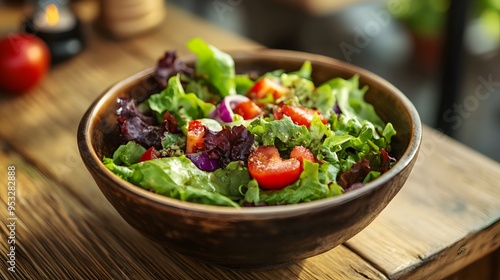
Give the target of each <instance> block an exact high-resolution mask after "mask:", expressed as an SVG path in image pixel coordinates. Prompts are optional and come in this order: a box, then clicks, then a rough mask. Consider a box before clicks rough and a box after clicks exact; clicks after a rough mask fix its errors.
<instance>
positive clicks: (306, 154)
mask: <svg viewBox="0 0 500 280" xmlns="http://www.w3.org/2000/svg"><path fill="white" fill-rule="evenodd" d="M290 158H295V159H297V160H298V161H299V162H300V172H302V171H303V170H304V160H308V161H310V162H316V160H314V155H313V153H312V152H311V151H310V150H309V149H308V148H306V147H303V146H295V147H293V149H292V152H291V153H290Z"/></svg>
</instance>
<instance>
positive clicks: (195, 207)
mask: <svg viewBox="0 0 500 280" xmlns="http://www.w3.org/2000/svg"><path fill="white" fill-rule="evenodd" d="M226 53H228V54H230V55H231V56H232V57H233V59H234V60H235V63H237V60H238V59H243V58H246V59H250V58H249V56H252V58H253V59H255V58H263V59H264V58H281V59H288V60H290V59H293V60H301V61H305V60H309V61H311V63H312V64H313V65H314V64H325V65H329V66H332V65H333V66H335V67H336V68H338V69H339V70H341V71H347V72H352V73H358V74H359V76H360V80H361V79H362V80H364V81H370V82H372V83H375V84H378V85H379V87H380V89H383V90H387V91H389V92H391V94H393V95H395V96H396V97H397V98H398V99H399V100H400V101H401V103H402V105H403V106H404V107H405V109H406V111H407V112H408V113H409V115H410V118H411V121H412V127H411V135H410V143H409V145H408V146H407V147H406V149H405V150H404V152H403V153H402V155H401V157H400V159H399V160H398V161H397V162H396V164H394V166H393V167H392V168H391V169H389V170H388V171H386V172H385V173H383V174H382V175H381V176H380V177H379V178H377V179H376V180H373V181H372V182H369V183H367V184H365V186H363V187H362V188H360V189H357V190H354V191H351V192H348V193H344V194H342V195H339V196H334V197H328V198H324V199H319V200H315V201H310V202H302V203H298V204H288V205H276V206H262V207H240V208H234V207H226V206H216V205H206V204H199V203H194V202H187V201H180V200H178V199H174V198H170V197H168V196H165V195H160V194H156V193H153V192H151V191H148V190H146V189H143V188H141V187H140V186H137V185H134V184H132V183H130V182H128V181H125V180H123V179H121V178H119V177H118V176H116V174H114V173H113V172H111V171H110V170H109V169H107V168H106V167H105V166H104V164H103V163H102V161H101V159H99V158H98V156H97V154H96V152H95V150H94V149H93V147H92V141H91V139H92V137H91V136H92V133H93V132H92V130H91V128H92V122H93V120H94V119H95V117H96V115H97V112H98V111H99V110H100V109H101V108H102V107H103V106H104V105H105V104H106V103H107V102H109V101H108V100H109V99H110V98H111V96H113V95H114V92H115V91H116V90H118V89H120V88H122V87H124V86H127V85H131V84H133V83H134V82H136V81H137V80H140V79H144V78H146V77H147V76H149V75H150V74H151V73H152V72H153V71H154V69H155V67H154V66H150V67H148V68H145V69H143V70H141V71H139V72H137V73H135V74H132V75H130V76H128V77H126V78H124V79H122V80H120V81H118V82H116V83H114V84H113V85H112V86H111V87H109V88H108V89H106V90H105V91H104V92H103V93H102V94H100V95H99V96H98V97H97V98H96V99H95V100H94V102H92V104H91V105H90V106H89V108H88V109H87V111H86V112H85V114H84V115H83V117H82V119H81V121H80V124H79V127H78V132H77V139H78V148H79V151H80V155H81V157H82V160H83V161H84V163H85V165H87V168H89V169H93V171H94V172H97V173H101V174H102V176H103V177H106V178H107V179H109V180H111V181H112V182H113V183H114V184H116V185H117V187H119V188H122V189H123V190H124V191H127V192H128V193H130V194H132V195H134V196H136V197H137V198H140V199H143V200H147V201H150V202H153V203H156V204H159V205H162V207H165V206H166V207H171V208H176V209H178V210H182V211H186V212H198V213H200V214H202V213H204V214H217V215H238V216H241V215H245V214H252V217H253V218H255V217H256V216H261V217H266V216H268V215H270V214H274V215H280V216H283V215H285V216H288V215H297V214H298V213H302V212H310V211H314V210H318V209H323V208H325V207H332V206H334V205H340V204H344V203H347V202H349V201H351V200H353V199H356V198H358V197H360V196H362V195H364V194H366V193H369V192H372V191H374V190H375V189H376V188H378V187H380V186H381V185H383V184H385V183H387V182H388V181H390V180H391V179H392V178H393V177H394V176H395V175H396V174H398V173H399V172H401V171H403V170H404V169H405V168H407V167H408V165H409V164H410V163H411V162H412V161H413V160H415V158H416V156H417V154H418V150H419V147H420V144H421V140H422V124H421V121H420V117H419V114H418V112H417V110H416V108H415V106H414V105H413V104H412V103H411V101H410V100H409V99H408V98H407V97H406V95H404V94H403V93H402V92H401V91H400V90H399V89H398V88H396V87H395V86H394V85H392V84H391V83H389V82H388V81H386V80H385V79H383V78H382V77H380V76H378V75H376V74H374V73H372V72H370V71H368V70H366V69H363V68H360V67H358V66H354V65H351V64H347V63H345V62H342V61H340V60H337V59H335V58H331V57H327V56H323V55H318V54H311V53H306V52H300V51H290V50H279V49H266V48H263V49H256V50H238V51H226ZM194 57H195V56H194V55H187V56H181V57H180V58H179V59H182V60H183V61H189V59H191V60H192V59H194ZM313 71H314V70H313ZM332 78H333V77H332ZM114 98H116V97H114Z"/></svg>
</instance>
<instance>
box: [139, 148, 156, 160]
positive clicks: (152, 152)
mask: <svg viewBox="0 0 500 280" xmlns="http://www.w3.org/2000/svg"><path fill="white" fill-rule="evenodd" d="M157 158H158V154H157V153H156V149H155V148H154V147H151V148H149V149H147V150H146V151H145V152H144V154H142V156H141V157H140V158H139V162H142V161H146V160H152V159H157Z"/></svg>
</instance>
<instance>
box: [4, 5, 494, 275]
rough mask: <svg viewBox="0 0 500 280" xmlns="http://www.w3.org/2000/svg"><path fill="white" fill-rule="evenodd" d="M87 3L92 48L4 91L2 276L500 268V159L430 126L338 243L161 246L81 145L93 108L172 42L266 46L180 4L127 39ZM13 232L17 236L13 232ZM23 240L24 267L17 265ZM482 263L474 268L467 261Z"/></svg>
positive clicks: (12, 13) (10, 13)
mask: <svg viewBox="0 0 500 280" xmlns="http://www.w3.org/2000/svg"><path fill="white" fill-rule="evenodd" d="M76 5H77V7H76V8H77V11H78V12H79V15H80V17H81V19H82V20H83V21H84V26H85V34H86V36H87V46H86V48H85V50H84V51H83V52H82V53H81V54H80V55H78V56H77V57H75V58H74V59H72V60H70V61H67V62H65V63H63V64H60V65H58V66H56V67H54V68H53V69H51V71H50V73H49V74H48V76H47V77H46V78H45V80H44V81H43V83H42V84H41V85H40V86H39V87H37V88H36V89H34V90H33V92H31V93H29V94H26V95H23V96H17V97H13V96H7V95H3V94H2V95H0V124H1V129H0V147H1V149H0V185H1V186H2V192H1V194H0V196H1V201H2V203H1V206H0V213H1V215H2V220H3V223H0V229H1V231H0V232H1V236H0V238H1V241H0V248H1V256H0V259H1V262H2V269H1V271H0V278H2V279H9V278H16V279H28V278H46V279H80V278H81V279H154V278H157V279H190V278H198V279H278V278H279V279H324V278H327V279H385V278H391V279H393V278H409V279H437V278H445V277H452V276H457V275H458V274H455V273H458V272H459V271H461V272H460V273H461V274H460V275H466V276H467V275H468V276H470V275H474V276H475V278H474V279H480V277H479V276H483V279H493V278H495V279H499V278H498V277H500V274H499V272H498V269H499V261H500V259H499V257H498V256H499V254H498V252H499V249H498V248H499V245H500V222H499V219H500V187H499V185H500V165H499V164H498V163H496V162H493V161H492V160H489V159H488V158H486V157H484V156H482V155H480V154H478V153H476V152H474V151H472V150H471V149H469V148H467V147H465V146H463V145H461V144H459V143H457V142H455V141H454V140H451V139H449V138H447V137H446V136H443V135H441V134H439V133H437V132H436V131H434V130H433V129H431V128H428V127H426V128H425V129H424V140H423V144H422V149H421V153H420V156H419V160H418V162H417V164H416V166H415V168H414V171H413V173H412V174H411V176H410V178H409V179H408V182H407V183H406V185H405V186H404V187H403V189H402V190H401V192H400V193H399V194H398V195H397V196H396V198H395V199H394V200H393V201H392V202H391V203H390V204H389V206H388V207H387V208H386V209H385V210H384V211H383V212H382V214H381V215H380V216H379V217H378V218H377V219H376V220H375V221H374V222H373V223H372V224H371V225H370V226H368V227H367V228H366V229H365V230H363V231H362V232H360V233H359V234H358V235H356V236H355V237H353V238H352V239H350V240H349V241H347V242H346V243H345V244H343V245H341V246H338V247H336V248H334V249H333V250H331V251H329V252H327V253H324V254H322V255H319V256H316V257H313V258H310V259H306V260H304V261H301V262H298V263H296V264H292V265H290V266H287V267H282V268H278V269H274V270H267V271H254V272H248V271H247V272H243V271H228V270H224V269H221V268H218V267H212V266H210V265H206V264H203V263H199V262H196V261H193V260H190V259H188V258H186V257H183V256H180V255H177V254H175V253H172V252H170V251H168V250H166V249H163V248H160V247H158V246H157V245H156V244H154V243H152V242H151V241H150V240H148V239H146V238H145V237H143V236H142V235H140V234H139V233H138V232H137V231H135V230H134V229H133V228H131V227H130V226H129V225H128V224H127V223H126V222H125V221H124V220H123V219H122V218H121V217H120V216H119V215H118V213H117V212H116V211H115V210H114V208H113V207H112V206H111V205H110V204H109V203H108V202H107V200H106V199H105V198H104V196H103V195H102V194H101V192H100V191H99V189H98V187H97V186H96V184H95V183H94V181H93V180H92V178H91V177H90V175H89V173H88V172H87V170H86V169H85V167H84V166H83V163H82V161H81V160H80V157H79V154H78V150H77V145H76V129H77V125H78V123H79V121H80V118H81V116H82V115H83V113H84V111H85V110H86V109H87V107H88V106H89V105H90V103H91V102H92V101H93V100H94V99H95V98H96V97H97V96H98V95H99V94H100V93H101V92H103V90H104V89H106V88H107V87H108V86H110V85H111V84H112V83H114V82H117V81H118V80H120V79H122V78H124V77H126V76H128V75H130V74H132V73H135V72H137V71H139V70H141V69H143V68H146V67H148V66H151V65H153V64H154V63H155V62H156V60H157V59H158V58H159V56H160V55H162V53H163V52H164V51H165V50H168V49H177V50H178V51H179V53H180V54H181V55H182V54H187V53H188V51H187V49H186V47H185V43H186V42H187V41H188V40H189V39H191V38H193V37H197V36H199V37H202V38H203V39H205V40H206V41H207V42H209V43H211V44H214V45H215V46H217V47H219V48H221V49H226V50H229V49H243V48H245V49H249V48H256V47H260V46H258V45H257V44H256V43H254V42H251V41H250V40H247V39H245V38H242V37H239V36H236V35H233V34H230V33H228V32H225V31H223V30H220V29H219V28H216V27H214V26H212V25H210V24H209V23H207V22H205V21H203V20H200V19H198V18H195V17H193V16H191V15H189V14H186V13H185V12H183V11H181V10H179V9H178V8H175V7H172V6H168V7H167V18H166V20H165V23H164V24H163V25H162V26H161V27H160V28H159V29H157V30H155V31H153V32H150V33H148V34H144V35H142V36H139V37H135V38H132V39H129V40H126V41H115V40H112V39H109V38H108V37H106V36H104V35H102V34H101V33H99V32H98V31H97V30H96V28H95V27H94V26H93V25H92V24H91V22H93V21H94V19H95V17H96V9H97V5H96V2H95V1H79V2H76ZM21 15H22V14H21V9H19V8H16V7H14V8H12V7H5V6H4V7H1V9H0V33H1V34H2V35H5V34H6V33H7V32H10V31H13V30H15V29H16V28H17V23H18V22H19V20H20V18H21ZM9 167H10V169H13V167H15V176H14V177H8V170H9ZM12 180H15V190H13V189H12V188H11V190H12V191H13V192H15V210H13V209H11V210H13V211H12V213H10V211H9V209H8V206H7V204H8V201H11V200H12V199H9V197H12V193H9V194H8V193H7V191H5V190H6V189H8V187H9V186H11V187H12V184H9V182H12ZM7 218H10V219H7ZM14 224H15V228H14V227H13V226H12V225H14ZM12 237H14V238H15V244H10V243H8V242H9V240H13V239H12ZM12 245H14V246H13V247H15V250H14V253H15V257H14V258H15V272H14V273H13V272H10V271H8V268H9V267H11V264H12V263H10V264H9V263H8V261H9V260H11V259H12V258H11V256H9V254H10V255H12V253H11V249H12V248H11V246H12ZM478 260H482V261H481V262H476V261H478ZM474 262H475V265H474V267H473V268H474V269H466V270H462V269H463V268H465V267H466V266H468V265H469V264H471V263H474ZM6 264H7V265H6ZM471 273H472V274H471ZM464 277H465V276H464ZM469 279H470V278H469Z"/></svg>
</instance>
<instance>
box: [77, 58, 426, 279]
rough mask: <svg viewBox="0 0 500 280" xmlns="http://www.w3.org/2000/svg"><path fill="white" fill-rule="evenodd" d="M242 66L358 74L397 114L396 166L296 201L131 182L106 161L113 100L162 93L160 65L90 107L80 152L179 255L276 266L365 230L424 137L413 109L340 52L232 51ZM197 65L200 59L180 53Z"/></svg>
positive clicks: (120, 205) (112, 135) (126, 211)
mask: <svg viewBox="0 0 500 280" xmlns="http://www.w3.org/2000/svg"><path fill="white" fill-rule="evenodd" d="M229 53H230V54H231V55H232V56H233V58H234V60H235V64H236V68H237V72H239V73H245V72H257V73H264V72H266V71H270V70H275V69H284V70H286V71H294V70H297V69H299V68H300V66H301V65H302V63H303V62H304V61H305V60H309V61H311V62H312V66H313V79H314V81H315V83H321V82H324V81H326V80H328V79H331V78H333V77H343V78H346V79H347V78H351V77H352V76H353V75H354V74H358V75H359V76H360V85H361V86H364V85H367V86H369V90H368V92H367V93H366V96H365V98H366V100H367V101H368V102H370V103H371V104H373V105H374V106H375V108H376V111H377V113H378V114H379V115H380V116H381V117H382V119H383V120H385V121H389V122H392V124H393V125H394V127H395V128H396V130H397V131H398V134H397V135H396V136H395V138H393V142H392V149H393V155H394V156H395V157H396V158H397V159H398V162H397V163H396V164H395V165H394V167H393V168H392V169H390V170H389V171H388V172H386V173H384V174H383V175H382V176H380V177H379V178H377V179H376V180H374V181H372V182H370V183H368V184H366V185H365V186H364V187H363V188H360V189H357V190H355V191H352V192H348V193H345V194H343V195H340V196H337V197H331V198H327V199H323V200H317V201H313V202H307V203H301V204H296V205H282V206H267V207H252V208H241V209H235V208H229V207H221V206H210V205H201V204H195V203H190V202H181V201H179V200H176V199H172V198H169V197H166V196H162V195H158V194H155V193H153V192H150V191H147V190H144V189H142V188H140V187H138V186H135V185H133V184H130V183H128V182H126V181H124V180H122V179H120V178H118V177H117V176H116V175H115V174H113V173H112V172H110V171H109V170H108V169H106V168H105V167H104V165H103V164H102V163H101V159H102V157H103V156H108V157H110V156H111V155H112V153H113V151H114V150H115V149H116V148H117V147H118V145H119V144H120V143H119V132H118V128H117V126H116V116H115V111H116V99H117V98H118V97H123V96H129V95H137V96H138V95H142V94H146V93H147V92H158V91H159V90H160V89H158V88H157V87H158V86H157V85H156V84H155V83H154V82H153V79H152V77H151V74H152V73H153V71H154V67H151V68H149V69H145V70H143V71H141V72H139V73H137V74H135V75H132V76H130V77H128V78H125V79H124V80H122V81H120V82H118V83H116V84H115V85H113V86H112V87H111V88H109V89H108V90H106V91H105V92H104V93H103V94H102V95H101V96H100V97H99V98H98V99H97V100H96V101H95V102H94V103H93V104H92V105H91V106H90V108H89V109H88V111H87V112H86V113H85V115H84V116H83V118H82V120H81V123H80V126H79V129H78V146H79V150H80V154H81V157H82V159H83V161H84V163H85V165H86V167H87V168H88V170H89V172H90V174H91V175H92V176H93V178H94V179H95V182H96V183H97V185H98V186H99V188H100V189H101V191H102V192H103V193H104V195H105V197H106V198H107V199H108V200H109V202H110V203H111V204H112V205H113V206H114V207H115V208H116V210H117V211H118V212H119V213H120V214H121V216H122V217H123V218H124V219H125V220H126V221H127V222H128V223H129V224H130V225H132V226H133V227H134V228H135V229H137V230H138V231H140V232H141V233H143V234H144V235H145V236H147V237H149V238H150V239H152V240H154V241H156V242H158V243H159V244H161V245H163V246H165V247H166V248H168V249H171V250H173V251H175V252H178V253H180V254H183V255H186V256H189V257H192V258H194V259H198V260H201V261H204V262H207V263H212V264H217V265H221V266H225V267H230V268H238V269H254V268H264V267H266V268H268V267H273V266H279V265H283V264H287V263H290V262H294V261H298V260H302V259H305V258H308V257H311V256H315V255H318V254H321V253H323V252H326V251H328V250H330V249H332V248H334V247H335V246H337V245H339V244H341V243H343V242H345V241H347V240H348V239H350V238H351V237H352V236H354V235H355V234H357V233H358V232H359V231H361V230H363V229H364V228H365V227H366V226H367V225H368V224H370V223H371V222H372V221H373V220H374V219H375V218H376V217H377V215H379V214H380V212H381V211H382V210H383V209H384V208H385V207H386V206H387V204H388V203H389V202H390V201H391V199H393V197H394V196H395V195H396V194H397V193H398V191H399V190H400V189H401V187H402V186H403V184H404V183H405V181H406V179H407V177H408V175H409V174H410V172H411V169H412V167H413V165H414V163H415V160H416V157H417V154H418V150H419V145H420V141H421V136H422V128H421V122H420V119H419V116H418V113H417V111H416V110H415V107H414V106H413V105H412V104H411V102H410V101H409V100H408V99H407V98H406V97H405V95H404V94H402V93H401V92H400V91H399V90H398V89H397V88H396V87H394V86H393V85H391V84H390V83H389V82H387V81H385V80H384V79H382V78H380V77H378V76H376V75H374V74H372V73H370V72H368V71H366V70H363V69H360V68H357V67H355V66H352V65H348V64H346V63H343V62H340V61H338V60H335V59H332V58H328V57H324V56H319V55H313V54H307V53H300V52H293V51H282V50H270V49H261V50H255V51H241V52H229ZM181 59H183V61H185V62H188V63H192V62H193V61H194V59H195V57H194V56H193V57H185V58H181Z"/></svg>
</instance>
